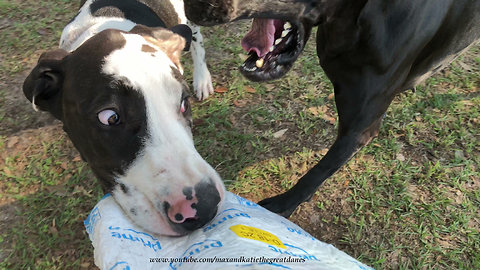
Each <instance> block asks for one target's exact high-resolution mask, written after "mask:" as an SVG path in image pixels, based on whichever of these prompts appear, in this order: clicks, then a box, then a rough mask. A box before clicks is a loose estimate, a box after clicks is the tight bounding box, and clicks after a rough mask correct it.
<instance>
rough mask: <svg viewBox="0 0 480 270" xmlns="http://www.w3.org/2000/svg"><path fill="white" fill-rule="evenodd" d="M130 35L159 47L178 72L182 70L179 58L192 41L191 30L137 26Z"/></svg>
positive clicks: (177, 27)
mask: <svg viewBox="0 0 480 270" xmlns="http://www.w3.org/2000/svg"><path fill="white" fill-rule="evenodd" d="M130 32H131V33H135V34H139V35H142V36H143V37H144V38H145V39H146V40H147V41H148V42H151V43H152V44H155V45H156V46H157V47H159V48H160V49H161V50H162V51H163V52H164V53H165V54H166V55H167V56H168V57H169V58H170V60H172V62H173V63H174V64H175V66H177V68H178V69H179V70H182V66H181V64H180V56H181V54H182V50H183V49H184V48H186V46H187V45H188V46H190V45H189V43H188V44H187V40H188V41H190V40H191V39H192V30H190V27H188V26H186V25H176V26H174V27H172V28H171V29H166V28H162V27H147V26H144V25H139V24H137V25H136V26H135V27H133V29H132V30H130Z"/></svg>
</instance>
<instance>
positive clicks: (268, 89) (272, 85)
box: [264, 83, 275, 92]
mask: <svg viewBox="0 0 480 270" xmlns="http://www.w3.org/2000/svg"><path fill="white" fill-rule="evenodd" d="M264 86H265V89H266V91H267V92H270V91H272V90H273V89H274V88H275V85H274V84H271V83H267V84H264Z"/></svg>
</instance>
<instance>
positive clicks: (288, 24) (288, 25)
mask: <svg viewBox="0 0 480 270" xmlns="http://www.w3.org/2000/svg"><path fill="white" fill-rule="evenodd" d="M290 28H292V25H291V24H290V23H289V22H286V23H285V24H284V25H283V29H290Z"/></svg>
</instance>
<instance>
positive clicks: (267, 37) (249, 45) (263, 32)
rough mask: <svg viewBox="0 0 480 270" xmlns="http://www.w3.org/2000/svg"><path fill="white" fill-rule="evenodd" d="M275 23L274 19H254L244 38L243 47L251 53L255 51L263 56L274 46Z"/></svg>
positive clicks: (259, 55)
mask: <svg viewBox="0 0 480 270" xmlns="http://www.w3.org/2000/svg"><path fill="white" fill-rule="evenodd" d="M274 35H275V25H274V20H272V19H253V23H252V29H251V30H250V32H248V34H247V35H246V36H245V37H244V38H243V39H242V48H243V49H244V50H245V51H246V52H248V53H250V52H251V51H254V52H256V53H257V56H258V57H259V58H260V57H263V56H265V55H266V54H267V53H268V52H269V49H270V47H272V46H273V41H274V38H275V37H274Z"/></svg>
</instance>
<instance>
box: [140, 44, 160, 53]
mask: <svg viewBox="0 0 480 270" xmlns="http://www.w3.org/2000/svg"><path fill="white" fill-rule="evenodd" d="M156 51H157V49H155V48H153V47H152V46H150V45H147V44H143V45H142V52H147V53H154V52H156Z"/></svg>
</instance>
